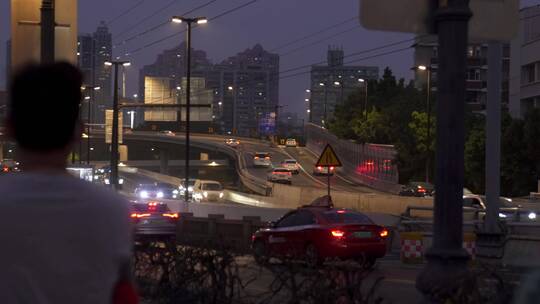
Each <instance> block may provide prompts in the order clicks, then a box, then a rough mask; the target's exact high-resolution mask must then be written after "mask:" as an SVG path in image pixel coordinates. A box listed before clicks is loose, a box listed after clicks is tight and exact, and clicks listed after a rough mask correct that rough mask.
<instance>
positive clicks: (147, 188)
mask: <svg viewBox="0 0 540 304" xmlns="http://www.w3.org/2000/svg"><path fill="white" fill-rule="evenodd" d="M135 195H136V196H137V197H138V198H140V199H156V198H157V199H162V198H165V191H164V190H163V189H161V188H160V187H158V186H157V185H156V184H141V185H139V186H138V187H137V188H136V189H135Z"/></svg>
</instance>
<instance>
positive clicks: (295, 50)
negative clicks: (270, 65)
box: [279, 25, 360, 57]
mask: <svg viewBox="0 0 540 304" xmlns="http://www.w3.org/2000/svg"><path fill="white" fill-rule="evenodd" d="M359 27H360V25H355V26H354V27H351V28H348V29H346V30H344V31H341V32H338V33H335V34H332V35H331V36H326V37H324V38H322V39H319V40H317V41H314V42H311V43H308V44H305V45H302V46H299V47H297V48H294V49H292V50H290V51H288V52H286V53H283V54H280V55H279V56H281V57H283V56H287V55H289V54H292V53H295V52H298V51H300V50H302V49H305V48H307V47H310V46H314V45H317V44H319V43H322V42H325V41H327V40H329V39H332V38H336V37H337V36H340V35H343V34H346V33H349V32H352V31H353V30H356V29H358V28H359Z"/></svg>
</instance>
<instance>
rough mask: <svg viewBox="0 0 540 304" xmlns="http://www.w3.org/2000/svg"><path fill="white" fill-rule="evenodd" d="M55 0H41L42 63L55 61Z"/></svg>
mask: <svg viewBox="0 0 540 304" xmlns="http://www.w3.org/2000/svg"><path fill="white" fill-rule="evenodd" d="M55 27H56V23H55V19H54V0H43V1H42V2H41V63H44V64H45V63H53V62H54V59H55V58H54V57H55V56H54V55H55V50H54V42H55V35H54V34H55V33H54V31H55Z"/></svg>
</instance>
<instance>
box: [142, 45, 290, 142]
mask: <svg viewBox="0 0 540 304" xmlns="http://www.w3.org/2000/svg"><path fill="white" fill-rule="evenodd" d="M185 50H186V45H185V43H182V44H181V45H180V46H178V47H176V48H173V49H170V50H166V51H164V52H163V53H161V54H160V55H158V57H157V60H156V62H155V63H153V64H151V65H147V66H144V67H143V68H142V69H141V71H140V73H139V96H143V98H144V91H145V86H144V79H145V77H148V76H152V77H168V78H171V79H173V80H175V81H176V85H177V86H178V87H180V88H184V87H185V81H182V78H183V77H185V73H186V71H185V57H184V56H185ZM191 68H192V70H191V71H192V77H193V78H196V79H201V80H202V81H203V82H202V83H203V84H204V85H198V84H196V85H195V87H196V88H197V89H196V90H197V91H194V89H193V88H192V99H191V100H192V101H193V100H195V98H196V97H197V96H199V95H204V96H206V94H208V93H209V94H210V95H211V100H212V108H213V110H212V112H211V113H210V114H211V115H210V117H212V119H213V120H214V122H213V129H214V131H216V132H220V133H228V132H230V133H231V134H232V133H235V134H238V135H245V136H248V135H253V134H256V133H257V132H258V121H259V120H258V117H259V118H260V117H263V116H266V115H267V114H268V113H270V112H275V110H276V106H277V105H278V95H279V94H278V93H279V81H278V76H279V75H278V73H279V56H278V55H275V54H270V53H268V52H266V51H265V50H264V49H263V48H262V46H261V45H258V44H257V45H255V46H254V47H253V48H251V49H247V50H245V51H244V52H242V53H239V54H237V55H236V56H232V57H229V58H228V59H226V60H224V61H223V62H222V63H220V64H217V65H214V64H212V63H211V62H210V60H208V58H207V56H206V53H205V52H204V51H201V50H192V67H191ZM180 92H182V90H180ZM181 94H183V93H181ZM205 102H206V101H205ZM201 111H202V110H201ZM201 113H202V112H201Z"/></svg>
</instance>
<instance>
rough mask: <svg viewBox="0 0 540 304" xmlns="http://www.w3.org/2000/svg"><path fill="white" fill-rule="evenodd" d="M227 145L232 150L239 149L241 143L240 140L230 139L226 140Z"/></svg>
mask: <svg viewBox="0 0 540 304" xmlns="http://www.w3.org/2000/svg"><path fill="white" fill-rule="evenodd" d="M225 144H226V145H227V146H229V147H231V148H237V147H238V146H240V141H239V140H238V139H234V138H229V139H227V140H225Z"/></svg>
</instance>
